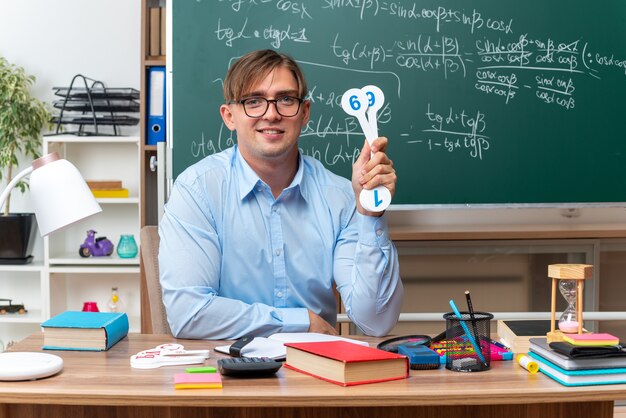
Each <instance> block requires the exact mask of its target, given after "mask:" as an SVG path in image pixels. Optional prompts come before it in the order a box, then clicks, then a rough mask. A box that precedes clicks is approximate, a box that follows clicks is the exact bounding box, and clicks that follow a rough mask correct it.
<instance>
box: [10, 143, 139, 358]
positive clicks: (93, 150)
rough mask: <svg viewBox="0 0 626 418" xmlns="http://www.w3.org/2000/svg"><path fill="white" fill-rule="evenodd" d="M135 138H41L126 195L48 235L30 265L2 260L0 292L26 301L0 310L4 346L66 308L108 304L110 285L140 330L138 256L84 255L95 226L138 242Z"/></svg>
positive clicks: (16, 300) (50, 149)
mask: <svg viewBox="0 0 626 418" xmlns="http://www.w3.org/2000/svg"><path fill="white" fill-rule="evenodd" d="M139 148H140V147H139V137H138V136H127V137H120V136H74V135H55V136H48V137H44V143H43V151H42V153H43V154H44V155H45V154H47V153H50V152H54V151H56V152H58V153H59V154H60V155H61V156H62V157H63V158H67V159H68V160H69V161H71V162H72V163H73V164H74V165H75V166H76V167H77V168H78V170H79V171H80V172H81V174H82V175H83V177H84V178H86V179H94V180H96V179H112V178H113V179H121V180H122V182H123V184H124V187H126V188H128V190H129V192H130V197H129V198H109V199H97V200H98V202H99V203H100V205H101V206H102V209H103V210H102V212H101V213H100V214H98V215H95V216H93V217H91V218H89V219H87V220H84V221H81V222H78V223H76V224H74V225H71V226H70V227H68V228H66V229H64V230H62V231H59V232H57V233H55V234H52V235H51V236H49V237H45V238H44V239H43V258H41V257H36V259H35V260H34V261H33V262H32V263H30V264H26V265H0V277H1V278H2V280H0V297H3V298H11V299H13V303H23V304H24V305H25V307H26V309H27V311H28V312H27V313H26V314H23V315H20V314H6V315H0V350H2V349H3V348H4V347H5V346H6V344H8V343H9V341H10V340H17V339H20V338H23V337H26V336H27V335H29V334H31V333H33V332H36V331H37V329H38V328H39V324H41V322H43V321H45V320H46V319H48V318H50V317H51V316H54V315H56V314H59V313H61V312H63V311H65V310H80V309H81V308H82V304H83V302H85V301H87V300H94V301H96V302H97V303H98V306H99V308H100V309H101V310H103V311H104V310H106V309H107V301H108V298H109V296H110V292H111V288H112V287H113V286H117V287H118V288H119V292H120V298H121V300H122V302H123V303H124V305H125V306H124V310H125V311H126V312H127V313H128V315H129V319H130V324H131V331H135V332H139V331H140V311H141V307H140V292H139V271H140V268H139V256H137V257H135V258H131V259H124V258H120V257H119V256H117V254H115V253H114V254H113V255H112V256H109V257H89V258H83V257H80V255H79V253H78V248H79V246H80V244H81V243H82V242H83V241H84V239H85V236H86V231H87V230H88V229H95V230H96V231H98V232H99V234H97V236H102V235H106V236H107V237H108V238H109V239H110V240H111V241H112V242H113V244H115V245H117V242H118V241H119V238H120V235H121V234H133V235H134V236H135V239H136V240H138V239H139V229H140V226H139V225H140V212H141V199H140V189H141V186H140V181H141V180H140V177H141V176H140V172H139Z"/></svg>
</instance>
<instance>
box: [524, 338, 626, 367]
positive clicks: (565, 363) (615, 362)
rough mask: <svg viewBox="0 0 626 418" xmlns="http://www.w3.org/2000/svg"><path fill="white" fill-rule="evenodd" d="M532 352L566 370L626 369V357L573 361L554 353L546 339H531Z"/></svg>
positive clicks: (563, 355)
mask: <svg viewBox="0 0 626 418" xmlns="http://www.w3.org/2000/svg"><path fill="white" fill-rule="evenodd" d="M530 352H531V353H536V354H539V355H540V356H541V357H543V358H545V359H547V360H549V361H551V362H552V363H554V364H556V365H557V366H559V367H560V368H562V369H565V370H585V369H608V368H621V367H626V356H616V357H604V358H579V359H572V358H569V357H567V356H566V355H565V354H561V353H559V352H557V351H554V350H553V349H551V348H550V346H549V345H548V340H547V339H546V338H531V339H530Z"/></svg>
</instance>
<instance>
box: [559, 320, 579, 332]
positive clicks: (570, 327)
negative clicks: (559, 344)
mask: <svg viewBox="0 0 626 418" xmlns="http://www.w3.org/2000/svg"><path fill="white" fill-rule="evenodd" d="M559 329H560V330H561V331H563V332H568V333H573V332H578V321H563V322H559Z"/></svg>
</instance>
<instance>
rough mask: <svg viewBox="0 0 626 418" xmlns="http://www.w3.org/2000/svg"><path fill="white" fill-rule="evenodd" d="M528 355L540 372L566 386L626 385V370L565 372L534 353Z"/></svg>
mask: <svg viewBox="0 0 626 418" xmlns="http://www.w3.org/2000/svg"><path fill="white" fill-rule="evenodd" d="M528 354H529V355H530V356H531V357H532V358H533V359H535V361H537V364H539V371H540V372H542V373H543V374H545V375H546V376H548V377H551V378H552V379H554V380H556V381H557V382H559V383H560V384H562V385H565V386H589V385H616V384H621V383H626V368H610V369H589V370H565V369H562V368H560V367H559V366H557V365H556V364H554V363H551V362H550V361H548V360H547V359H545V358H544V357H541V356H540V355H538V354H536V353H533V352H532V351H531V352H530V353H528Z"/></svg>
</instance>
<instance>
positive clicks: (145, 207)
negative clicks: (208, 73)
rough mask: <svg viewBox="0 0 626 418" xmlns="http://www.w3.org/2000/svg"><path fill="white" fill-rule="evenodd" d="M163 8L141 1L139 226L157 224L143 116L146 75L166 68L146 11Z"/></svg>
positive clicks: (153, 160) (152, 157)
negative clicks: (153, 48) (154, 51)
mask: <svg viewBox="0 0 626 418" xmlns="http://www.w3.org/2000/svg"><path fill="white" fill-rule="evenodd" d="M159 6H161V7H163V6H165V2H164V1H163V2H159V1H158V0H141V77H140V80H141V81H140V83H141V88H140V92H139V102H140V103H141V107H140V111H139V131H140V134H139V137H140V140H139V154H140V164H139V169H140V173H141V190H140V201H141V202H140V207H141V214H140V219H139V224H140V226H141V227H143V226H145V225H157V224H158V209H159V208H158V206H159V204H158V190H157V188H158V176H157V168H156V166H155V164H156V165H158V159H157V157H158V156H157V146H156V145H147V141H146V132H147V115H146V108H147V106H146V103H147V92H148V72H149V70H150V68H152V67H157V66H165V65H166V57H165V56H163V55H159V56H151V55H150V45H149V42H150V33H149V21H150V15H149V14H150V10H149V9H150V8H151V7H159ZM140 275H141V277H142V279H141V283H142V288H141V294H142V297H141V305H142V306H148V305H147V303H148V302H147V299H146V298H145V296H144V295H145V294H146V292H147V290H146V289H145V287H144V285H143V283H144V280H143V277H144V271H143V267H141V272H140ZM144 317H145V316H144V315H143V314H142V324H141V330H142V332H150V331H151V325H150V323H149V321H144Z"/></svg>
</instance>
